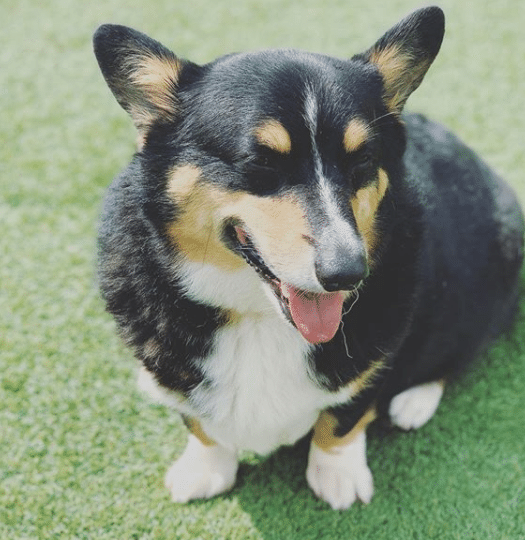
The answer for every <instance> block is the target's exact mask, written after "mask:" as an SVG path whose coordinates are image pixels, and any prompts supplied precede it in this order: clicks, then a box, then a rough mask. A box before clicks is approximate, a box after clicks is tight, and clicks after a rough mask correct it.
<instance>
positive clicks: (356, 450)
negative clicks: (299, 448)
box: [306, 408, 376, 510]
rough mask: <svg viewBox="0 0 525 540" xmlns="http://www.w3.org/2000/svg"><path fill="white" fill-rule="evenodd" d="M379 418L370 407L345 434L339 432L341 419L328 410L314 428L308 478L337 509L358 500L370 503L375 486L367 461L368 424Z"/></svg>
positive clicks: (315, 491) (316, 490)
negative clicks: (340, 434)
mask: <svg viewBox="0 0 525 540" xmlns="http://www.w3.org/2000/svg"><path fill="white" fill-rule="evenodd" d="M375 417H376V413H375V409H374V408H370V409H368V410H367V412H366V413H365V414H364V415H363V416H362V417H361V419H360V420H359V421H358V422H357V424H355V426H354V427H353V428H352V429H351V430H350V431H349V432H348V433H347V434H345V435H343V436H341V437H339V436H337V435H336V430H337V427H338V420H337V418H336V416H335V415H334V414H332V413H331V412H328V411H324V412H322V413H321V414H320V415H319V418H318V420H317V422H316V424H315V427H314V434H313V437H312V442H311V446H310V454H309V456H308V468H307V470H306V478H307V480H308V484H309V486H310V487H311V488H312V490H313V492H314V493H315V494H316V495H317V496H318V497H319V498H320V499H322V500H324V501H326V502H327V503H328V504H329V505H330V506H331V507H332V508H333V509H334V510H345V509H346V508H349V507H350V506H351V505H352V504H353V503H354V501H355V500H356V499H360V500H361V501H362V502H364V503H368V502H370V500H371V498H372V495H373V492H374V485H373V480H372V473H371V472H370V469H369V468H368V465H367V462H366V433H365V432H366V427H367V426H368V424H369V423H370V422H372V421H373V420H374V419H375Z"/></svg>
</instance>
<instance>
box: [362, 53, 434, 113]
mask: <svg viewBox="0 0 525 540" xmlns="http://www.w3.org/2000/svg"><path fill="white" fill-rule="evenodd" d="M369 59H370V61H371V62H372V63H374V64H376V66H377V67H378V69H379V72H380V73H381V75H382V77H383V81H384V85H385V92H386V93H385V102H386V105H387V107H388V109H389V110H390V111H393V112H397V113H399V112H401V109H402V108H403V105H404V104H405V101H406V99H407V97H408V94H409V93H410V92H411V91H412V90H413V83H414V81H416V80H417V79H419V78H420V77H422V76H423V74H424V73H425V72H426V70H427V69H428V67H429V65H430V61H428V62H421V63H420V64H417V65H416V63H415V62H414V58H413V57H412V56H411V55H410V53H409V52H407V51H403V50H402V49H401V47H400V46H399V45H390V46H389V47H385V48H384V49H374V50H373V51H372V52H371V53H370V56H369Z"/></svg>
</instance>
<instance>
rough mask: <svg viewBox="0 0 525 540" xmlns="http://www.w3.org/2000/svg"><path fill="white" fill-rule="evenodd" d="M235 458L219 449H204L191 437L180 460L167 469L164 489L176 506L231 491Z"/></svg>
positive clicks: (231, 453) (227, 451)
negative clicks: (167, 490)
mask: <svg viewBox="0 0 525 540" xmlns="http://www.w3.org/2000/svg"><path fill="white" fill-rule="evenodd" d="M237 466H238V462H237V455H236V454H235V453H234V452H232V451H230V450H227V449H225V448H223V447H222V446H219V445H215V446H205V445H204V444H202V443H201V442H200V441H199V439H197V437H195V436H194V435H192V434H190V435H189V437H188V445H187V446H186V449H185V450H184V452H183V454H182V456H181V457H180V458H179V459H178V460H177V461H176V462H175V463H174V464H173V465H172V466H171V467H170V468H169V470H168V472H167V474H166V480H165V483H166V487H167V488H168V489H169V490H170V492H171V497H172V499H173V500H174V501H175V502H179V503H185V502H188V501H190V500H192V499H208V498H210V497H213V496H215V495H218V494H219V493H222V492H223V491H227V490H229V489H230V488H232V487H233V484H234V483H235V476H236V474H237Z"/></svg>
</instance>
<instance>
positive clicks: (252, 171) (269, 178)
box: [242, 155, 282, 195]
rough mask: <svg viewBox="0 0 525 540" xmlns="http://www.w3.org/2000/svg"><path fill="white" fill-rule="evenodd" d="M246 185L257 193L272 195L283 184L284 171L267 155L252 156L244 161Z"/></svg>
mask: <svg viewBox="0 0 525 540" xmlns="http://www.w3.org/2000/svg"><path fill="white" fill-rule="evenodd" d="M242 169H243V174H244V176H245V180H246V187H247V188H248V189H249V190H250V191H252V192H253V193H255V194H257V195H271V194H272V193H274V192H275V191H277V190H278V189H279V187H280V186H281V184H282V173H281V172H280V171H279V169H278V167H276V166H275V165H274V164H273V162H272V160H271V158H270V157H269V156H266V155H258V156H252V157H250V158H249V159H247V160H246V161H245V162H244V163H243V167H242Z"/></svg>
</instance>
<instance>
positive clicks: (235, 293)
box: [141, 265, 352, 454]
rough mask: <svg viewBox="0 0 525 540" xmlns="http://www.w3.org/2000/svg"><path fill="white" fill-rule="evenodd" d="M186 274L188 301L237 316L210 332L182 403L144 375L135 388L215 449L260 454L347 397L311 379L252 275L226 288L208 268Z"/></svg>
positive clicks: (297, 339) (302, 352) (304, 352)
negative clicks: (208, 348)
mask: <svg viewBox="0 0 525 540" xmlns="http://www.w3.org/2000/svg"><path fill="white" fill-rule="evenodd" d="M186 269H187V270H188V273H187V274H186V275H187V278H186V279H185V282H186V284H187V286H188V292H189V293H190V295H191V296H192V297H193V298H195V299H196V300H200V301H206V302H207V303H211V304H212V305H213V304H215V305H220V304H222V305H223V306H224V304H225V303H227V302H226V300H227V301H228V303H229V304H230V305H229V306H228V307H230V308H234V309H236V311H237V312H238V313H239V314H240V317H239V319H238V320H237V321H236V322H235V323H233V324H231V325H230V326H227V327H224V328H223V329H221V330H220V331H218V332H217V333H216V335H215V341H214V347H213V349H212V351H213V352H212V353H211V354H210V355H209V356H208V357H207V358H204V359H201V360H199V361H198V362H200V367H201V369H202V370H203V371H204V373H205V375H206V382H205V383H203V384H201V385H199V386H198V387H197V388H196V389H195V390H193V391H192V393H191V395H190V397H189V399H188V400H185V401H181V400H179V399H178V398H177V397H176V396H175V395H174V394H170V393H169V392H167V391H164V390H161V389H159V387H158V386H157V385H156V384H155V383H154V382H153V379H152V378H151V377H148V375H147V373H145V372H143V373H142V376H141V387H142V388H144V389H146V390H148V391H149V393H150V394H153V395H154V397H156V398H160V399H161V401H163V402H165V403H168V404H170V405H172V406H175V407H176V408H177V409H178V410H179V411H181V412H182V413H184V414H187V415H190V416H193V417H195V418H197V419H198V420H199V421H200V424H201V426H202V428H203V430H204V432H205V433H206V434H207V435H208V436H209V437H210V438H212V439H213V440H215V441H216V442H218V443H219V444H221V445H222V446H224V447H226V448H230V449H232V450H252V451H255V452H257V453H260V454H266V453H268V452H270V451H272V450H274V449H276V448H277V447H279V446H281V445H283V444H284V445H285V444H293V443H294V442H295V441H297V440H298V439H299V438H300V437H302V436H303V435H305V434H306V433H307V432H308V431H309V430H310V429H311V427H312V426H313V424H314V423H315V421H316V419H317V416H318V414H319V412H320V411H322V410H323V409H325V408H327V407H329V406H333V405H336V404H340V403H343V402H345V401H348V400H349V399H350V397H351V390H352V389H351V388H350V387H347V388H345V389H343V390H341V391H339V392H335V393H333V392H328V391H327V390H324V389H323V388H321V387H320V386H319V384H318V383H316V382H315V380H314V379H313V378H312V377H310V373H309V362H308V357H309V354H310V351H311V347H312V346H311V345H310V344H309V343H308V342H307V341H306V340H305V339H304V338H303V337H302V336H301V335H300V333H299V332H298V331H297V330H296V329H295V328H293V327H292V326H291V325H290V324H289V323H287V322H286V321H285V320H284V319H283V318H282V317H281V316H280V315H279V313H278V311H277V308H276V307H274V306H273V305H272V303H271V301H269V298H268V296H266V293H265V291H264V290H263V287H262V285H261V281H260V279H259V278H258V277H257V276H256V275H255V273H253V274H254V275H253V277H252V276H251V269H249V271H248V273H244V276H243V277H244V279H240V280H239V277H240V276H236V279H235V280H234V282H233V283H231V284H230V283H229V281H230V280H229V279H228V278H229V277H230V276H231V274H230V276H228V275H227V274H226V273H224V274H220V275H219V274H218V275H213V276H212V275H210V272H212V273H213V274H216V273H217V272H215V271H212V269H211V268H210V267H209V266H208V267H206V266H205V265H204V266H203V265H200V266H199V267H196V266H193V267H192V268H191V269H190V268H188V267H186ZM189 270H191V272H190V271H189ZM190 276H191V277H190ZM210 283H214V284H215V287H213V288H210V285H209V284H210ZM218 283H220V285H221V286H219V287H217V284H218ZM207 287H208V290H209V293H207ZM228 290H229V291H230V294H229V295H228V294H227V292H228ZM243 300H244V301H243ZM232 304H233V305H232ZM243 307H244V310H243V309H242V308H243Z"/></svg>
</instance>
